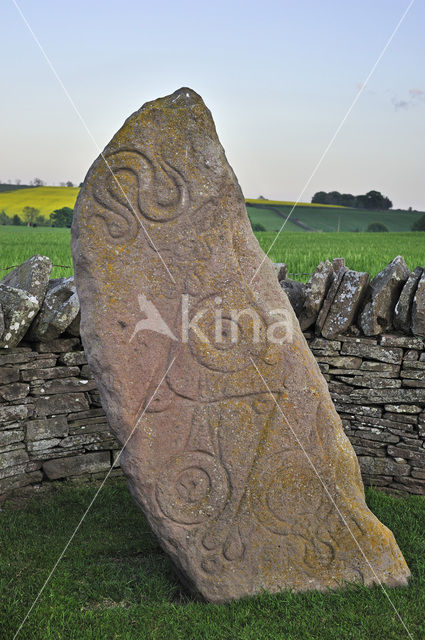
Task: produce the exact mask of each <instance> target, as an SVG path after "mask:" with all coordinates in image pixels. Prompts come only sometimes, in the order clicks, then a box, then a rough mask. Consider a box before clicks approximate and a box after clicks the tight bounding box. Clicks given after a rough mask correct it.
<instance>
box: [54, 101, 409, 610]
mask: <svg viewBox="0 0 425 640" xmlns="http://www.w3.org/2000/svg"><path fill="white" fill-rule="evenodd" d="M104 156H105V158H106V161H107V162H108V164H109V167H110V169H111V170H112V174H113V175H111V171H110V170H109V169H108V167H107V166H106V164H105V161H104V160H103V158H102V157H99V158H98V159H97V160H96V161H95V162H94V164H93V166H92V167H91V169H90V170H89V173H88V174H87V177H86V179H85V182H84V185H83V187H82V189H81V191H80V194H79V196H78V201H77V204H76V208H75V214H74V221H73V227H72V248H73V256H74V264H75V279H76V284H77V291H78V295H79V298H80V303H81V333H82V339H83V343H84V348H85V351H86V354H87V359H88V362H89V365H90V368H91V369H92V371H93V373H94V376H95V378H96V382H97V386H98V388H99V391H100V395H101V398H102V403H103V406H104V408H105V410H106V413H107V416H108V419H109V422H110V424H111V426H112V428H113V430H114V432H115V433H116V435H117V437H118V438H119V440H120V441H121V443H122V444H126V446H125V448H124V451H123V454H122V456H121V458H120V463H121V466H122V468H123V470H124V473H125V474H126V476H127V479H128V482H129V486H130V490H131V492H132V494H133V496H134V498H135V499H136V501H137V502H138V503H139V504H140V506H141V508H142V509H143V512H144V513H145V515H146V517H147V519H148V521H149V523H150V526H151V527H152V529H153V531H154V532H155V534H156V535H157V536H158V539H159V541H160V543H161V545H162V546H163V548H164V549H165V550H166V551H167V552H168V553H169V555H170V556H171V558H172V559H173V561H174V563H175V565H176V566H177V567H178V570H179V571H180V573H181V575H182V576H183V577H184V579H185V581H186V582H187V583H188V584H190V585H191V586H192V588H194V589H195V590H196V591H198V592H200V593H201V594H202V595H203V596H204V597H205V598H207V599H208V600H211V601H216V602H224V601H227V600H230V599H234V598H240V597H243V596H248V595H254V594H257V593H260V592H261V591H262V590H263V589H266V590H268V591H271V592H276V591H279V590H280V589H282V588H292V589H295V590H305V589H326V588H328V587H332V588H337V587H339V586H341V585H342V584H343V583H344V581H355V582H359V581H360V582H362V583H363V582H364V583H365V584H372V583H373V582H375V581H376V580H379V581H380V582H383V583H386V584H389V585H401V584H406V582H407V579H408V576H409V569H408V567H407V565H406V563H405V561H404V559H403V556H402V554H401V552H400V550H399V548H398V547H397V544H396V542H395V540H394V537H393V535H392V533H391V532H390V531H389V530H388V529H387V528H386V527H384V526H383V525H382V524H381V523H380V522H379V521H378V520H377V518H376V517H375V516H374V515H373V514H372V513H371V512H370V511H369V509H368V508H367V506H366V504H365V501H364V493H363V485H362V481H361V477H360V471H359V465H358V462H357V459H356V456H355V454H354V451H353V449H352V447H351V445H350V443H349V441H348V439H347V437H346V436H345V435H344V432H343V429H342V426H341V422H340V419H339V418H338V415H337V414H336V412H335V409H334V407H333V404H332V401H331V399H330V396H329V393H328V389H327V385H326V382H325V380H324V378H323V377H322V375H321V373H320V371H319V368H318V366H317V364H316V362H315V360H314V357H313V355H312V353H311V351H310V350H309V348H308V346H307V343H306V341H305V339H304V337H303V335H302V333H301V331H300V328H299V325H298V322H297V320H296V318H295V315H294V313H293V311H292V309H291V307H290V304H289V302H288V299H287V297H286V295H285V294H284V292H283V291H282V290H281V288H280V285H279V283H278V282H277V279H276V275H275V271H274V267H273V264H272V263H271V262H270V260H268V259H267V258H265V256H264V254H263V252H262V251H261V249H260V247H259V245H258V243H257V241H256V239H255V237H254V235H253V233H252V231H251V227H250V223H249V220H248V217H247V213H246V208H245V202H244V198H243V195H242V192H241V190H240V187H239V185H238V182H237V180H236V177H235V175H234V173H233V171H232V169H231V167H230V166H229V164H228V163H227V160H226V157H225V155H224V151H223V148H222V147H221V145H220V143H219V140H218V137H217V134H216V131H215V127H214V123H213V120H212V117H211V114H210V112H209V111H208V109H207V108H206V107H205V105H204V103H203V101H202V99H201V98H200V97H199V96H198V95H197V94H196V93H195V92H193V91H192V90H190V89H180V90H178V91H176V92H175V93H173V94H172V95H170V96H167V97H165V98H161V99H158V100H155V101H153V102H149V103H147V104H145V105H144V106H143V107H142V108H141V109H140V110H139V111H137V112H136V113H134V114H133V115H132V116H130V117H129V118H128V119H127V120H126V122H125V123H124V125H123V127H122V128H121V129H120V130H119V131H118V133H117V134H116V135H115V136H114V138H113V139H112V141H111V142H110V143H109V144H108V145H107V147H106V149H105V151H104ZM116 180H118V182H119V184H117V182H116ZM121 188H122V190H121ZM163 261H164V262H163ZM164 263H165V264H164ZM167 269H168V271H167ZM189 321H190V323H191V324H190V325H189V326H188V322H189ZM277 321H279V325H278V326H277ZM232 336H233V337H234V336H236V339H235V340H233V339H232ZM56 397H58V396H56ZM130 436H131V437H130ZM128 438H130V439H129V440H128V442H127V439H128ZM299 442H302V445H303V447H304V451H303V449H302V448H301V447H300V444H299ZM305 453H308V457H307V456H306V455H305ZM313 466H314V469H315V470H314V469H313ZM317 474H318V476H319V477H320V480H319V479H318V476H317ZM322 482H323V483H324V485H325V486H326V487H327V491H328V492H329V493H327V492H326V491H325V490H324V488H323V484H322ZM329 495H330V496H331V497H332V500H330V499H329ZM335 504H336V505H337V508H338V510H337V509H336V508H335ZM341 515H342V517H343V518H344V521H343V520H342V519H341ZM347 525H348V527H349V529H348V528H347ZM350 531H351V533H350ZM352 536H354V537H355V539H356V540H357V543H358V544H357V543H356V542H354V540H353V537H352ZM358 545H359V546H360V548H361V549H362V551H363V553H364V554H365V556H366V557H367V559H368V561H366V560H365V558H364V556H363V554H362V553H361V552H360V551H359V546H358ZM369 562H370V564H369ZM371 566H373V568H374V572H372V570H371Z"/></svg>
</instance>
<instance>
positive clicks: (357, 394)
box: [349, 389, 425, 404]
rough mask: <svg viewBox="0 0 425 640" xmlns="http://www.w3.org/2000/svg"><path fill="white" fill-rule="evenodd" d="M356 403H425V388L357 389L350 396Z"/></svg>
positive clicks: (351, 400)
mask: <svg viewBox="0 0 425 640" xmlns="http://www.w3.org/2000/svg"><path fill="white" fill-rule="evenodd" d="M349 399H350V402H354V404H357V403H358V404H368V403H371V404H398V403H400V402H403V403H406V402H411V403H412V404H425V390H424V389H355V390H354V391H353V392H352V393H351V394H350V396H349Z"/></svg>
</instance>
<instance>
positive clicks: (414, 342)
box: [379, 334, 424, 351]
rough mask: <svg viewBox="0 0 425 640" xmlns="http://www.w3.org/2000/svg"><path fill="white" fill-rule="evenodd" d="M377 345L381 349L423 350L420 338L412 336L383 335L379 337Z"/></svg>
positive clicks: (422, 342)
mask: <svg viewBox="0 0 425 640" xmlns="http://www.w3.org/2000/svg"><path fill="white" fill-rule="evenodd" d="M379 344H380V345H381V346H383V347H403V348H404V349H419V351H420V350H421V349H423V348H424V341H423V340H422V338H417V337H413V336H398V335H393V334H384V335H382V336H380V337H379Z"/></svg>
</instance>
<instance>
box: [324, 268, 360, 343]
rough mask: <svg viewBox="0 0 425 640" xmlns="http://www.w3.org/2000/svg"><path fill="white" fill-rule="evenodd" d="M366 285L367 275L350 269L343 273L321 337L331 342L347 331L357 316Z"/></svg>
mask: <svg viewBox="0 0 425 640" xmlns="http://www.w3.org/2000/svg"><path fill="white" fill-rule="evenodd" d="M368 284H369V274H368V273H364V272H359V271H351V269H349V270H348V271H346V272H345V273H344V275H343V277H342V280H341V284H340V285H339V287H338V291H337V292H336V295H335V298H334V300H333V302H332V306H331V308H330V309H329V311H328V314H327V316H326V319H325V322H324V324H323V327H322V336H324V337H325V338H328V339H329V340H333V339H334V338H335V337H336V336H338V335H339V334H341V333H344V332H345V331H347V329H348V327H350V326H351V324H352V323H353V322H354V320H355V318H356V316H357V311H358V309H359V307H360V304H361V302H362V300H363V296H364V294H365V291H366V287H367V285H368Z"/></svg>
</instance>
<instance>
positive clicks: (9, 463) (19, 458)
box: [0, 444, 29, 469]
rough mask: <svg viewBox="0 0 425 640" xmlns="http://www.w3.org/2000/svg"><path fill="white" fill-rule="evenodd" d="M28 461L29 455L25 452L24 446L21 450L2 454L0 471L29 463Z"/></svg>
mask: <svg viewBox="0 0 425 640" xmlns="http://www.w3.org/2000/svg"><path fill="white" fill-rule="evenodd" d="M28 460H29V458H28V453H27V452H26V451H25V446H24V445H23V444H22V446H21V448H19V449H12V450H11V451H5V452H4V453H0V469H6V468H7V467H15V466H16V465H18V464H23V463H24V462H28Z"/></svg>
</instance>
